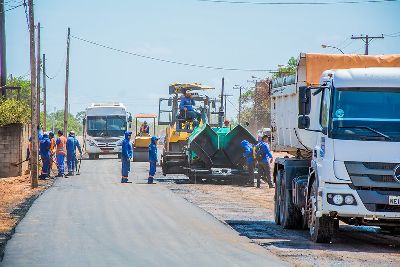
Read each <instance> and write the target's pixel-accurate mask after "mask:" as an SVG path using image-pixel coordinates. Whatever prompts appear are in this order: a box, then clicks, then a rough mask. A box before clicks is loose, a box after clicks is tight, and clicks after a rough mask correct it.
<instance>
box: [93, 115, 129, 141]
mask: <svg viewBox="0 0 400 267" xmlns="http://www.w3.org/2000/svg"><path fill="white" fill-rule="evenodd" d="M125 131H126V118H125V116H92V117H88V118H87V133H88V135H90V136H93V137H120V136H123V135H124V132H125Z"/></svg>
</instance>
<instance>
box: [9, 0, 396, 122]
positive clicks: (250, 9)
mask: <svg viewBox="0 0 400 267" xmlns="http://www.w3.org/2000/svg"><path fill="white" fill-rule="evenodd" d="M263 1H264V2H268V1H272V0H260V1H259V2H263ZM281 1H282V2H288V1H292V2H293V1H296V0H281ZM297 1H300V0H297ZM304 1H307V0H304ZM304 1H302V2H304ZM308 1H310V0H308ZM315 1H318V0H315ZM325 1H332V0H325ZM360 1H362V0H360ZM19 2H21V1H20V0H8V1H6V3H8V4H7V5H8V6H12V5H13V3H16V4H17V3H19ZM274 2H275V0H274ZM34 3H35V9H34V12H35V21H36V22H38V21H40V23H41V48H42V49H41V53H45V54H46V68H47V74H48V76H50V77H51V78H52V79H47V97H48V98H47V101H48V104H47V109H48V110H49V111H53V110H54V109H63V107H64V86H65V57H66V38H67V37H66V36H67V28H68V27H70V28H71V34H72V35H73V36H77V37H80V38H84V39H87V40H91V41H94V42H97V43H100V44H104V45H107V46H110V47H113V48H116V49H121V50H124V51H129V52H135V53H140V54H143V55H146V56H152V57H157V58H162V59H167V60H174V61H179V62H185V63H192V64H199V65H210V66H217V67H225V68H240V69H277V66H278V65H281V64H285V63H286V62H287V61H288V59H289V58H290V57H292V56H294V57H298V56H299V54H300V53H301V52H315V53H337V52H338V51H337V50H334V49H329V48H325V49H323V48H322V47H321V44H327V45H332V46H338V47H339V48H341V49H343V51H344V52H346V53H361V54H362V53H363V52H364V43H363V42H362V41H361V40H351V39H350V37H351V35H352V34H354V35H360V34H369V35H381V34H392V33H397V32H400V16H399V14H400V2H383V3H361V4H332V5H301V6H299V5H296V6H293V5H254V4H227V3H211V2H202V1H198V0H142V1H138V0H120V1H110V0H107V1H105V0H85V1H82V0H68V1H65V0H63V1H61V0H36V1H34ZM6 42H7V46H6V48H7V72H8V75H9V74H13V75H14V76H24V75H29V32H28V27H27V21H26V16H25V12H24V8H23V7H20V8H16V9H14V10H10V11H8V12H6ZM369 50H370V54H394V53H395V54H399V53H400V37H388V36H387V37H385V39H383V40H382V39H377V40H374V41H373V42H372V43H371V45H370V49H369ZM269 75H270V74H269V73H268V72H246V71H224V70H211V69H203V68H197V67H188V66H181V65H175V64H169V63H163V62H158V61H152V60H148V59H144V58H139V57H135V56H132V55H129V54H123V53H119V52H116V51H111V50H108V49H105V48H101V47H97V46H93V45H91V44H88V43H85V42H82V41H80V40H77V39H75V38H72V39H71V52H70V87H69V88H70V94H69V100H70V110H71V112H72V113H77V112H79V111H82V110H84V109H85V108H86V107H87V106H89V105H90V104H91V103H92V102H104V101H115V102H121V103H123V104H125V106H127V108H128V110H129V111H130V112H132V113H133V114H136V113H157V112H158V99H159V98H160V97H167V96H168V85H169V84H170V83H173V82H199V83H202V84H206V85H210V86H213V87H215V88H216V90H214V92H213V93H212V95H213V96H217V95H218V94H219V92H220V88H221V78H222V77H225V89H226V91H227V93H228V94H233V96H232V97H230V98H229V101H230V102H228V105H227V113H228V114H227V117H228V118H231V117H233V116H236V113H237V109H238V95H239V92H238V90H233V89H232V88H233V87H234V86H235V85H242V86H245V87H250V86H252V83H251V82H249V81H251V80H253V79H252V78H251V77H252V76H255V77H258V78H265V77H266V76H269ZM25 77H27V78H29V76H25Z"/></svg>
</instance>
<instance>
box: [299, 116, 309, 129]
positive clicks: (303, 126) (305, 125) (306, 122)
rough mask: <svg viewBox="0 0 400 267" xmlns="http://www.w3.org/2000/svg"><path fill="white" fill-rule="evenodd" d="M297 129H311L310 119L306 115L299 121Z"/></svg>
mask: <svg viewBox="0 0 400 267" xmlns="http://www.w3.org/2000/svg"><path fill="white" fill-rule="evenodd" d="M297 127H298V128H299V129H308V128H310V117H308V116H305V115H303V116H300V117H299V119H298V124H297Z"/></svg>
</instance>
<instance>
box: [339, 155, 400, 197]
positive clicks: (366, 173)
mask: <svg viewBox="0 0 400 267" xmlns="http://www.w3.org/2000/svg"><path fill="white" fill-rule="evenodd" d="M397 165H398V163H384V162H354V161H346V162H345V166H346V169H347V172H348V173H349V176H350V179H351V181H352V183H353V186H354V187H356V188H357V189H377V190H388V189H390V190H394V191H400V183H399V182H397V181H396V179H394V176H393V174H394V168H395V167H396V166H397Z"/></svg>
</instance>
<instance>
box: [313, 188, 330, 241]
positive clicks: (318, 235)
mask: <svg viewBox="0 0 400 267" xmlns="http://www.w3.org/2000/svg"><path fill="white" fill-rule="evenodd" d="M308 202H309V205H308V207H307V208H308V211H309V221H308V227H309V229H310V238H311V240H312V241H313V242H315V243H329V242H331V239H332V236H333V233H334V228H335V226H334V219H333V218H331V217H329V216H326V215H323V216H322V217H320V218H317V216H316V212H317V182H316V181H314V183H313V185H312V187H311V192H310V197H309V201H308Z"/></svg>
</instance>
